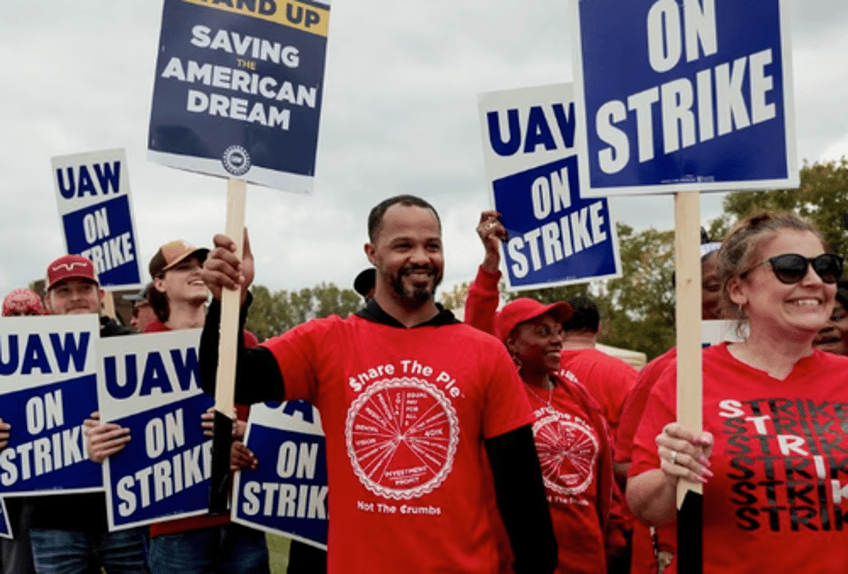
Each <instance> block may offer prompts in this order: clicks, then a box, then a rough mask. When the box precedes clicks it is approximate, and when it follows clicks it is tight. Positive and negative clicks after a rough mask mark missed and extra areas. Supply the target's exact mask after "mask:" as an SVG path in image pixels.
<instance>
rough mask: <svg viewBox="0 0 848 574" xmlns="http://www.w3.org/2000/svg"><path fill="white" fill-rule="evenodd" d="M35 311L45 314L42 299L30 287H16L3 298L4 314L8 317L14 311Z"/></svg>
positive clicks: (38, 313) (35, 312)
mask: <svg viewBox="0 0 848 574" xmlns="http://www.w3.org/2000/svg"><path fill="white" fill-rule="evenodd" d="M27 312H30V313H34V314H36V315H43V314H44V307H42V306H41V299H39V298H38V295H36V294H35V293H34V292H32V291H30V290H29V289H15V290H14V291H12V292H11V293H9V294H8V295H6V298H5V299H3V316H4V317H8V316H10V315H11V314H12V313H18V314H20V313H27Z"/></svg>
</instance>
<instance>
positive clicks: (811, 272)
mask: <svg viewBox="0 0 848 574" xmlns="http://www.w3.org/2000/svg"><path fill="white" fill-rule="evenodd" d="M718 265H719V275H720V278H721V284H722V297H723V299H724V301H725V304H726V305H727V310H729V311H731V313H732V314H733V315H735V316H736V317H737V318H739V319H745V320H747V322H748V325H749V334H748V336H747V338H746V339H744V340H743V341H742V342H740V343H724V344H721V345H715V346H712V347H709V348H707V349H705V350H704V352H703V389H704V391H703V423H704V424H703V426H704V432H703V433H701V434H699V435H697V436H696V435H693V434H692V433H690V432H687V431H685V430H683V429H682V428H681V427H680V426H678V425H677V424H676V423H675V422H674V421H675V419H676V415H675V397H676V382H675V378H676V372H675V369H673V368H669V369H667V370H666V371H665V373H663V375H661V376H660V378H659V380H658V382H657V384H656V386H655V387H654V389H653V390H652V393H651V397H650V399H649V400H648V404H647V407H646V409H645V413H644V416H643V418H642V422H641V423H640V426H639V429H638V430H637V432H636V437H635V440H634V450H633V464H632V466H631V468H630V477H629V479H628V485H627V500H628V503H629V504H630V507H631V509H632V510H633V512H634V513H635V514H636V516H637V517H639V518H640V519H642V520H643V521H645V522H647V523H649V524H653V525H662V524H665V523H667V522H669V521H671V520H673V519H674V518H675V507H676V498H675V491H676V486H677V482H678V480H679V479H681V478H686V479H688V480H690V481H696V482H702V483H704V503H703V545H704V546H703V556H704V568H703V571H704V572H711V573H712V572H721V573H737V572H738V573H743V572H744V573H747V572H777V573H779V572H787V573H788V572H792V573H797V572H804V573H805V574H810V573H812V574H819V573H821V574H824V573H830V572H846V571H848V525H846V524H845V522H846V519H845V518H844V517H845V516H846V515H848V496H845V494H846V493H845V492H844V491H843V490H842V489H843V487H848V473H846V471H845V469H846V468H848V435H846V431H845V430H844V429H843V427H842V421H844V420H846V418H848V408H846V406H845V405H848V358H846V357H841V356H838V355H833V354H830V353H825V352H822V351H819V350H816V349H815V348H814V347H813V340H814V339H815V337H816V334H817V333H818V331H819V329H821V328H822V326H823V325H824V324H825V323H826V322H827V320H828V318H829V317H830V313H831V310H832V308H833V299H834V292H835V290H836V282H837V280H838V279H839V277H840V275H841V273H842V259H841V258H840V257H839V256H837V255H833V254H828V253H825V247H824V241H823V239H822V237H821V235H820V234H819V233H818V232H817V231H816V230H815V228H813V227H812V226H811V225H810V224H809V223H807V222H805V221H803V220H801V219H799V218H797V217H795V216H793V215H791V214H784V213H779V214H773V213H758V214H754V215H751V216H749V217H747V218H745V219H744V220H742V221H740V222H739V223H737V224H736V225H735V226H734V228H733V229H732V230H731V232H730V234H729V235H728V236H727V238H726V239H725V240H724V242H723V244H722V246H721V249H720V250H719V252H718Z"/></svg>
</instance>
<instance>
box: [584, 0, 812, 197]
mask: <svg viewBox="0 0 848 574" xmlns="http://www.w3.org/2000/svg"><path fill="white" fill-rule="evenodd" d="M572 7H573V21H574V22H577V23H578V25H577V26H576V28H577V31H578V33H577V34H575V35H574V37H575V49H574V50H573V56H574V71H575V80H576V82H575V86H576V87H575V91H576V93H575V98H576V102H577V110H578V116H577V119H578V128H577V134H578V149H580V150H581V153H580V162H579V163H580V181H581V185H582V189H581V193H582V194H583V196H584V197H600V196H607V197H609V196H613V195H619V194H644V193H670V192H679V191H726V190H745V189H768V188H792V187H797V186H798V182H799V179H798V162H797V158H796V150H795V125H794V124H795V120H794V103H793V97H792V74H791V61H790V52H791V48H790V42H789V32H788V28H789V23H788V17H787V14H786V13H785V9H784V8H785V2H782V1H781V0H746V1H744V2H739V1H738V0H617V1H607V2H601V1H599V0H579V1H578V0H572ZM582 150H585V153H584V152H583V151H582Z"/></svg>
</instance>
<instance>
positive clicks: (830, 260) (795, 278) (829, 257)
mask: <svg viewBox="0 0 848 574" xmlns="http://www.w3.org/2000/svg"><path fill="white" fill-rule="evenodd" d="M766 263H771V269H772V271H774V276H775V277H777V278H778V280H779V281H780V282H781V283H785V284H787V285H792V284H793V283H798V282H799V281H801V280H802V279H803V278H804V277H806V276H807V269H808V266H809V265H812V266H813V271H815V272H816V274H817V275H818V276H819V277H821V280H822V281H824V282H825V283H836V282H837V281H838V280H839V278H840V277H841V276H842V257H841V256H839V255H834V254H833V253H824V254H822V255H819V256H817V257H804V256H803V255H798V254H797V253H784V254H783V255H775V256H774V257H769V258H768V259H765V260H763V261H760V262H759V263H757V264H756V265H754V267H751V269H749V270H748V271H746V272H745V273H743V274H742V277H744V276H745V275H747V274H748V273H749V272H750V271H751V270H752V269H754V268H755V267H759V266H760V265H765V264H766Z"/></svg>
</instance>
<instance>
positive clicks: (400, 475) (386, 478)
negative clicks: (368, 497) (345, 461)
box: [345, 377, 459, 500]
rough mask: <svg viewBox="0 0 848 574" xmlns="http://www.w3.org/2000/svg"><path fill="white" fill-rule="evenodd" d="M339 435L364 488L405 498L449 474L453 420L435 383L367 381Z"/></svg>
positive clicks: (456, 438)
mask: <svg viewBox="0 0 848 574" xmlns="http://www.w3.org/2000/svg"><path fill="white" fill-rule="evenodd" d="M345 437H346V440H347V452H348V456H349V457H350V460H351V463H352V465H353V470H354V472H355V473H356V475H357V476H358V477H359V480H361V481H362V483H363V484H364V485H365V487H366V488H367V489H368V490H370V491H371V492H373V493H374V494H377V495H380V496H383V497H385V498H391V499H395V500H409V499H412V498H417V497H419V496H422V495H424V494H427V493H429V492H431V491H432V490H433V489H435V488H437V487H438V486H439V485H440V484H442V482H443V481H444V480H445V478H446V477H447V475H448V474H450V471H451V468H452V467H453V458H454V455H455V454H456V445H457V442H458V441H459V423H458V420H457V416H456V410H455V409H454V408H453V405H452V404H451V403H450V401H449V400H448V399H447V397H446V396H445V394H444V393H443V392H442V391H441V390H440V389H439V388H438V387H436V386H434V385H432V384H430V383H428V382H427V381H423V380H420V379H416V378H413V377H403V378H395V379H387V380H384V381H377V382H375V383H372V384H371V385H369V386H368V388H367V389H366V390H365V391H364V392H363V393H362V394H361V395H359V397H357V398H356V400H355V401H354V402H353V403H352V404H351V406H350V409H349V410H348V414H347V421H346V424H345Z"/></svg>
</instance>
